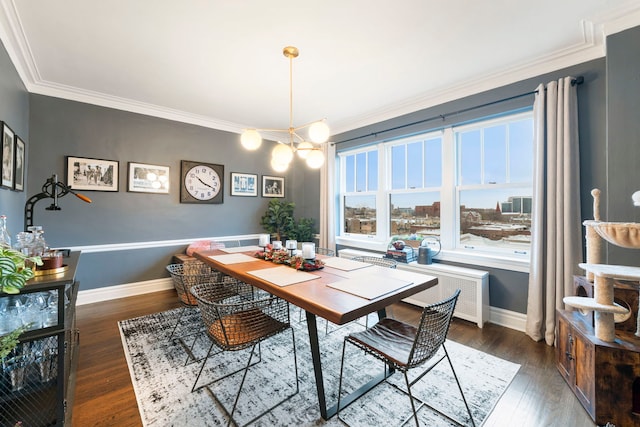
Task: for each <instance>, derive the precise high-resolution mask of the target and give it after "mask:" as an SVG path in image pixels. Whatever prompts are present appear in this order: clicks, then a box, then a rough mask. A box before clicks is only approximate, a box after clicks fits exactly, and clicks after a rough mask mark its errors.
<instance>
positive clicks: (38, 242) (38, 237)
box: [27, 225, 47, 256]
mask: <svg viewBox="0 0 640 427" xmlns="http://www.w3.org/2000/svg"><path fill="white" fill-rule="evenodd" d="M27 229H28V230H29V231H31V232H32V233H33V244H32V245H31V248H32V251H31V253H32V255H33V256H42V254H44V251H45V250H46V249H47V243H46V242H45V241H44V231H42V226H41V225H31V226H29V227H28V228H27Z"/></svg>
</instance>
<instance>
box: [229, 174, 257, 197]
mask: <svg viewBox="0 0 640 427" xmlns="http://www.w3.org/2000/svg"><path fill="white" fill-rule="evenodd" d="M230 178H231V179H230V180H229V181H230V192H231V195H232V196H242V197H257V196H258V175H256V174H252V173H244V172H231V176H230Z"/></svg>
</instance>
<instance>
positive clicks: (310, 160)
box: [307, 149, 324, 169]
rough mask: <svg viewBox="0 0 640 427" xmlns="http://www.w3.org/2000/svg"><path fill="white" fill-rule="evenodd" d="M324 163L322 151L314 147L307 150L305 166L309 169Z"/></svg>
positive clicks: (316, 167) (317, 167)
mask: <svg viewBox="0 0 640 427" xmlns="http://www.w3.org/2000/svg"><path fill="white" fill-rule="evenodd" d="M323 164H324V153H322V151H320V150H318V149H315V150H311V151H310V152H309V155H308V156H307V166H309V167H310V168H311V169H319V168H320V167H322V165H323Z"/></svg>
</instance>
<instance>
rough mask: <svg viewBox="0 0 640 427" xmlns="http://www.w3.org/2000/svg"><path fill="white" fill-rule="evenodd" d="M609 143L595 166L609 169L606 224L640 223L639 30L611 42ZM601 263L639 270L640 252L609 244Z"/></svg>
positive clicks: (604, 187) (604, 212)
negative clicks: (638, 197) (636, 201)
mask: <svg viewBox="0 0 640 427" xmlns="http://www.w3.org/2000/svg"><path fill="white" fill-rule="evenodd" d="M606 99H607V123H608V128H607V139H606V145H607V148H606V151H605V153H606V156H605V155H604V154H605V153H602V154H603V155H602V156H600V157H599V158H598V159H597V161H598V162H600V163H601V164H602V167H605V166H606V168H607V170H608V172H609V173H608V174H607V180H606V182H605V183H604V185H602V186H601V187H600V189H601V190H602V195H601V196H602V200H601V207H600V214H601V215H602V219H603V220H608V221H621V222H640V207H637V206H633V204H632V203H631V195H632V194H633V193H634V192H636V191H638V190H640V27H636V28H632V29H630V30H627V31H623V32H621V33H618V34H614V35H612V36H610V37H608V38H607V98H606ZM603 262H605V263H607V264H616V265H635V266H640V251H639V250H637V249H624V248H620V247H617V246H613V245H609V244H607V248H606V250H605V259H603Z"/></svg>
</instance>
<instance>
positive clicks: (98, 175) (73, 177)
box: [67, 156, 120, 192]
mask: <svg viewBox="0 0 640 427" xmlns="http://www.w3.org/2000/svg"><path fill="white" fill-rule="evenodd" d="M119 181H120V162H119V161H117V160H105V159H93V158H90V157H75V156H67V186H69V187H71V188H72V189H74V190H83V191H113V192H116V191H119V185H118V183H119Z"/></svg>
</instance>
